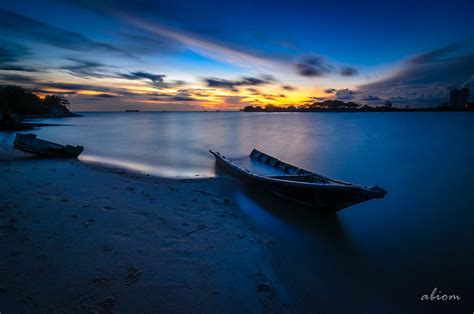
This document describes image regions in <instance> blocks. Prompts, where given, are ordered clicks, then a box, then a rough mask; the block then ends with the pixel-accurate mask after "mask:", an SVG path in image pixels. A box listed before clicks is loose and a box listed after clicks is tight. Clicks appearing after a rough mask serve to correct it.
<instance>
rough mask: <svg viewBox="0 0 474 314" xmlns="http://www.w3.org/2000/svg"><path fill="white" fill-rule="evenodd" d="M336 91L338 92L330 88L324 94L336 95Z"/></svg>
mask: <svg viewBox="0 0 474 314" xmlns="http://www.w3.org/2000/svg"><path fill="white" fill-rule="evenodd" d="M336 91H337V89H335V88H328V89H325V90H324V92H325V93H326V94H334V93H335V92H336Z"/></svg>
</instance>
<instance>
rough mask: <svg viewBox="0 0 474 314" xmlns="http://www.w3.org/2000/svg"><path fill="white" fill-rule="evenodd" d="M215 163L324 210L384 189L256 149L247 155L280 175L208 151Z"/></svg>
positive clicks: (379, 194) (375, 195) (378, 195)
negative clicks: (318, 171)
mask: <svg viewBox="0 0 474 314" xmlns="http://www.w3.org/2000/svg"><path fill="white" fill-rule="evenodd" d="M209 152H210V153H211V154H213V155H214V157H215V158H216V162H217V163H218V164H219V165H221V166H223V167H224V168H225V169H226V170H228V171H230V172H231V173H232V174H234V175H235V176H237V177H239V178H241V179H242V180H244V181H246V182H248V183H251V184H255V185H256V186H257V187H258V188H262V189H264V190H266V191H270V192H272V193H274V194H276V195H279V196H281V197H284V198H287V199H290V200H293V201H297V202H300V203H304V204H306V205H310V206H313V207H317V208H320V209H324V210H328V211H338V210H340V209H343V208H346V207H349V206H352V205H355V204H358V203H361V202H364V201H368V200H370V199H374V198H383V197H384V196H385V194H387V192H386V191H385V190H384V189H382V188H380V187H378V186H373V187H367V186H362V185H357V184H352V183H347V182H343V181H339V180H334V179H330V178H326V177H323V176H321V175H319V174H316V173H313V172H311V171H308V170H304V169H301V168H298V167H296V166H293V165H291V164H289V163H286V162H284V161H281V160H279V159H277V158H275V157H272V156H270V155H267V154H265V153H262V152H260V151H258V150H256V149H254V150H253V151H252V153H251V154H250V156H249V157H250V158H251V159H252V160H254V161H257V162H259V163H261V164H265V165H267V166H269V167H272V168H273V169H272V170H277V171H278V172H279V173H280V175H260V174H256V173H254V172H251V171H250V170H248V169H245V168H243V167H241V166H239V165H238V164H236V163H235V162H233V161H231V160H229V159H228V158H226V157H225V156H223V155H221V154H220V153H219V152H215V151H212V150H210V151H209Z"/></svg>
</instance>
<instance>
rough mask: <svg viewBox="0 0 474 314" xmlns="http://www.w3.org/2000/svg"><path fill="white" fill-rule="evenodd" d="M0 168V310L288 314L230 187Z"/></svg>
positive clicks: (213, 181) (258, 236)
mask: <svg viewBox="0 0 474 314" xmlns="http://www.w3.org/2000/svg"><path fill="white" fill-rule="evenodd" d="M1 160H2V161H1V162H0V178H1V182H2V184H1V185H0V246H1V247H2V250H1V253H0V254H1V256H0V265H1V266H0V272H1V274H0V276H1V278H2V282H1V284H0V311H2V312H5V313H12V312H16V313H19V312H32V311H34V312H48V311H49V312H69V313H71V312H98V313H109V312H121V313H124V312H143V313H145V312H148V313H150V312H160V311H164V310H166V312H174V313H178V312H200V313H204V312H207V313H209V312H227V313H229V312H235V313H237V312H275V311H276V312H281V311H282V310H284V311H285V312H288V311H291V309H292V305H291V304H290V302H288V301H287V300H286V297H285V292H284V291H283V288H282V287H281V285H280V284H279V283H278V281H277V279H276V276H274V274H273V272H272V269H271V267H269V265H270V263H269V262H268V256H267V254H266V247H265V246H266V245H267V243H269V242H271V241H272V239H271V238H269V237H268V236H266V235H265V234H264V233H262V232H260V231H259V230H257V229H256V228H255V227H254V226H253V225H252V224H251V223H250V222H249V221H248V220H247V219H246V218H245V217H244V216H242V215H241V213H240V212H239V210H238V207H237V206H236V205H235V203H234V200H233V199H232V198H231V197H230V196H229V195H228V193H226V190H227V189H228V185H229V184H232V182H231V180H230V179H228V178H222V177H218V178H207V179H182V180H174V179H165V178H158V177H153V176H149V175H146V174H138V173H132V172H126V171H123V170H120V169H112V168H103V167H99V166H96V165H90V164H85V163H82V162H80V161H78V160H54V159H36V158H25V157H24V155H23V154H22V153H18V152H5V151H4V152H3V153H2V155H1Z"/></svg>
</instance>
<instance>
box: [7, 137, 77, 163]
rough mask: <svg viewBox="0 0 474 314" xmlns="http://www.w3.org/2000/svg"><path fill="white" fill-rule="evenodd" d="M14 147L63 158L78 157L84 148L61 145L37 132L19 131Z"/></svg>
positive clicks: (32, 152) (40, 154)
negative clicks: (24, 132) (40, 136)
mask: <svg viewBox="0 0 474 314" xmlns="http://www.w3.org/2000/svg"><path fill="white" fill-rule="evenodd" d="M13 147H14V148H16V149H18V150H21V151H22V152H25V153H29V154H33V155H38V156H43V157H61V158H77V157H78V156H79V155H80V154H81V153H82V151H83V150H84V147H82V146H71V145H60V144H56V143H53V142H48V141H45V140H41V139H38V138H36V135H35V134H20V133H17V135H16V137H15V142H14V143H13Z"/></svg>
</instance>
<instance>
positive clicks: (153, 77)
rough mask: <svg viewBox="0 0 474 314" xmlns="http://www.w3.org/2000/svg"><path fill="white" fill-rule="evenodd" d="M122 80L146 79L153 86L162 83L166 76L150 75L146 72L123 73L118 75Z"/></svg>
mask: <svg viewBox="0 0 474 314" xmlns="http://www.w3.org/2000/svg"><path fill="white" fill-rule="evenodd" d="M120 76H121V77H122V78H125V79H128V80H143V79H147V80H150V81H151V82H153V83H154V84H157V83H163V82H164V78H165V77H166V75H164V74H152V73H148V72H140V71H139V72H130V73H125V74H121V75H120Z"/></svg>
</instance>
